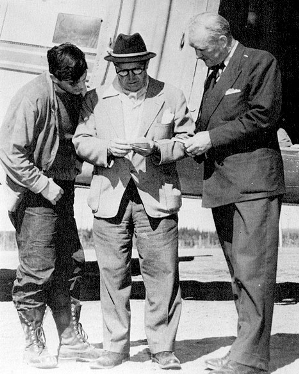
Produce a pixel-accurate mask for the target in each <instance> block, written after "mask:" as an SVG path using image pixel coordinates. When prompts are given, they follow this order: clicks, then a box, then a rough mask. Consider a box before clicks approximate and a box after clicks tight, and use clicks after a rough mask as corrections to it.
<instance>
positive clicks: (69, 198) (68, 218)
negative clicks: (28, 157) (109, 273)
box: [12, 181, 85, 311]
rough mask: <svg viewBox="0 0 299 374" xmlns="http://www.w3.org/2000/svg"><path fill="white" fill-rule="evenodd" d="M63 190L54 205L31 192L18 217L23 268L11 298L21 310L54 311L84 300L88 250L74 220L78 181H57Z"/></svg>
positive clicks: (19, 267)
mask: <svg viewBox="0 0 299 374" xmlns="http://www.w3.org/2000/svg"><path fill="white" fill-rule="evenodd" d="M55 182H56V183H57V184H59V185H60V186H61V187H62V188H63V190H64V194H63V195H62V197H61V199H60V200H59V201H58V202H57V204H56V205H52V204H51V203H50V202H49V201H48V200H46V199H45V198H43V196H42V195H41V194H34V193H32V192H30V191H27V192H26V194H25V196H24V198H23V201H22V202H21V204H20V206H19V207H18V209H17V211H16V214H15V217H14V221H15V228H16V240H17V245H18V251H19V262H20V264H19V266H18V268H17V276H16V280H15V282H14V285H13V290H12V296H13V301H14V303H15V306H16V308H17V310H20V311H22V310H26V309H31V308H38V307H44V306H45V305H48V306H50V308H51V309H52V310H53V311H54V310H57V309H61V308H63V307H64V306H65V305H66V304H69V301H70V296H73V297H75V298H76V299H79V298H80V281H81V278H82V274H83V271H84V264H85V258H84V252H83V249H82V247H81V244H80V240H79V236H78V231H77V226H76V222H75V219H74V207H73V204H74V182H73V181H55Z"/></svg>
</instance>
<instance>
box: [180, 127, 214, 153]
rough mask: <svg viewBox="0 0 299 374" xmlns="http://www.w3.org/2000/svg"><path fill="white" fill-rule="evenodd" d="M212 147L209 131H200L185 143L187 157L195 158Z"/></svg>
mask: <svg viewBox="0 0 299 374" xmlns="http://www.w3.org/2000/svg"><path fill="white" fill-rule="evenodd" d="M211 147H212V143H211V139H210V134H209V131H201V132H198V133H197V134H195V135H194V136H193V137H192V138H189V139H187V140H186V141H185V151H186V153H187V155H188V156H191V157H195V156H200V155H201V154H203V153H205V152H207V151H208V150H209V149H210V148H211Z"/></svg>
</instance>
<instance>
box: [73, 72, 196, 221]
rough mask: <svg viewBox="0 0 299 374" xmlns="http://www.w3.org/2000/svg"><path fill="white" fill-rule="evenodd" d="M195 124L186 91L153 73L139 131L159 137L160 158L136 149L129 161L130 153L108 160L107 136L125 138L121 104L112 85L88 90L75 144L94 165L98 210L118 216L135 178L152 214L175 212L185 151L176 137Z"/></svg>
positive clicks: (94, 201)
mask: <svg viewBox="0 0 299 374" xmlns="http://www.w3.org/2000/svg"><path fill="white" fill-rule="evenodd" d="M194 128H195V126H194V122H193V121H192V118H191V115H190V113H189V111H188V108H187V105H186V100H185V97H184V95H183V93H182V91H181V90H179V89H177V88H175V87H173V86H171V85H169V84H166V83H163V82H160V81H157V80H155V79H152V78H149V86H148V90H147V93H146V97H145V102H144V107H143V113H142V120H141V127H140V130H139V133H138V134H136V135H137V137H143V136H144V137H146V138H147V139H150V140H155V141H156V142H157V143H158V145H159V148H160V157H157V156H156V155H150V156H148V157H143V156H141V155H139V154H137V153H134V154H133V156H132V159H131V160H129V159H128V158H126V157H122V158H118V157H115V158H114V159H113V160H109V158H108V157H107V149H108V144H109V141H110V140H111V139H115V138H122V139H124V138H125V129H124V123H123V114H122V104H121V101H120V98H119V94H118V93H116V92H115V90H114V89H113V88H112V86H110V87H109V88H108V89H101V88H100V89H99V90H93V91H90V92H89V93H88V94H87V96H86V97H85V103H84V107H83V111H82V120H81V123H79V125H78V127H77V130H76V132H75V135H74V137H73V143H74V145H75V148H76V151H77V154H78V155H79V156H80V157H81V158H83V159H84V160H85V161H87V162H90V163H91V164H93V165H95V166H94V172H93V178H92V181H91V187H90V195H89V199H88V204H89V206H90V208H91V209H92V211H93V213H94V215H95V216H97V217H104V218H108V217H114V216H115V215H116V214H117V212H118V209H119V206H120V202H121V199H122V196H123V194H124V191H125V189H126V187H127V185H128V183H129V181H130V179H131V178H132V179H133V181H134V182H135V184H136V187H137V189H138V192H139V195H140V198H141V200H142V202H143V204H144V208H145V210H146V212H147V214H148V215H149V216H151V217H165V216H168V215H170V214H173V213H176V212H177V211H178V210H179V208H180V206H181V191H180V182H179V178H178V173H177V170H176V161H177V160H180V159H182V158H183V157H185V156H186V155H185V152H184V146H183V144H181V143H180V142H177V141H175V140H174V139H175V137H181V138H187V137H189V136H193V135H194Z"/></svg>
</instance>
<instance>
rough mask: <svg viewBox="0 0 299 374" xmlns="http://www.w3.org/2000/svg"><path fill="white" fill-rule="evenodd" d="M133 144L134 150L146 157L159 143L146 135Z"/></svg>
mask: <svg viewBox="0 0 299 374" xmlns="http://www.w3.org/2000/svg"><path fill="white" fill-rule="evenodd" d="M131 146H132V149H133V151H134V152H136V153H138V154H140V155H141V156H144V157H146V156H149V155H151V154H152V153H154V152H155V151H156V150H157V144H156V143H155V142H154V141H153V140H149V139H146V138H144V137H141V138H138V139H135V140H134V141H133V142H132V143H131Z"/></svg>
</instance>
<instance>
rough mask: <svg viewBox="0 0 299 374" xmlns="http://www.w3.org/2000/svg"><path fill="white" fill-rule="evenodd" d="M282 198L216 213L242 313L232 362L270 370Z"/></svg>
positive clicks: (220, 209) (228, 207) (246, 203)
mask: <svg viewBox="0 0 299 374" xmlns="http://www.w3.org/2000/svg"><path fill="white" fill-rule="evenodd" d="M280 210H281V196H275V197H271V198H263V199H257V200H251V201H243V202H238V203H234V204H228V205H225V206H220V207H217V208H213V209H212V212H213V217H214V221H215V225H216V230H217V234H218V237H219V240H220V243H221V246H222V249H223V252H224V256H225V258H226V261H227V264H228V268H229V271H230V275H231V279H232V291H233V296H234V300H235V305H236V308H237V313H238V326H237V338H236V340H235V341H234V343H233V345H232V347H231V350H230V359H231V360H233V361H236V362H239V363H241V364H244V365H248V366H252V367H256V368H259V369H262V370H268V363H269V360H270V335H271V326H272V317H273V306H274V293H275V284H276V271H277V256H278V244H279V216H280Z"/></svg>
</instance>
